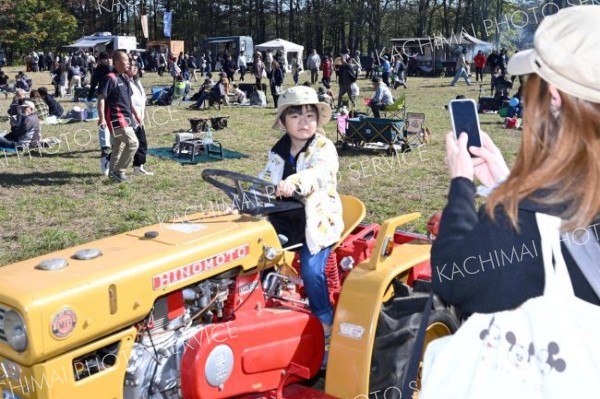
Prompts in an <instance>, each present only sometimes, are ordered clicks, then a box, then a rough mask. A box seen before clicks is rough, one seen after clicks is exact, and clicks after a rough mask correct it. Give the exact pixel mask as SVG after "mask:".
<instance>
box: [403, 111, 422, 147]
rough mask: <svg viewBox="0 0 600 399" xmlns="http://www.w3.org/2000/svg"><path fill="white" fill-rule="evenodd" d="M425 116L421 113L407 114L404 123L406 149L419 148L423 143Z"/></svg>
mask: <svg viewBox="0 0 600 399" xmlns="http://www.w3.org/2000/svg"><path fill="white" fill-rule="evenodd" d="M424 123H425V114H424V113H421V112H407V113H406V121H405V123H404V142H405V143H406V146H407V149H410V148H412V147H419V146H421V145H423V144H424V143H425V140H424V139H425V128H423V124H424Z"/></svg>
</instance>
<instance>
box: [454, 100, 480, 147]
mask: <svg viewBox="0 0 600 399" xmlns="http://www.w3.org/2000/svg"><path fill="white" fill-rule="evenodd" d="M449 108H450V115H451V118H452V128H453V130H454V134H455V135H456V138H457V139H458V136H459V135H460V134H461V133H462V132H465V133H467V135H468V136H469V142H468V144H467V148H468V147H471V146H474V147H481V138H480V136H479V117H478V115H477V106H476V104H475V101H473V100H452V101H450V106H449Z"/></svg>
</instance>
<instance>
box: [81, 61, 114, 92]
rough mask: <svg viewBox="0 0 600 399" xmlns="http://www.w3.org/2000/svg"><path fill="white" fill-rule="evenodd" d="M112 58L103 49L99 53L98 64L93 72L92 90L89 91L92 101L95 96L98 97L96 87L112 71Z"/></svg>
mask: <svg viewBox="0 0 600 399" xmlns="http://www.w3.org/2000/svg"><path fill="white" fill-rule="evenodd" d="M112 70H113V67H112V59H111V58H110V57H109V56H108V54H107V53H106V52H104V51H102V52H101V53H100V54H98V64H97V66H96V68H95V69H94V72H93V73H92V80H91V82H90V91H88V96H87V100H88V101H92V99H93V98H95V97H96V94H97V93H96V89H98V85H99V84H100V82H101V81H102V79H104V77H105V76H106V75H108V73H109V72H112Z"/></svg>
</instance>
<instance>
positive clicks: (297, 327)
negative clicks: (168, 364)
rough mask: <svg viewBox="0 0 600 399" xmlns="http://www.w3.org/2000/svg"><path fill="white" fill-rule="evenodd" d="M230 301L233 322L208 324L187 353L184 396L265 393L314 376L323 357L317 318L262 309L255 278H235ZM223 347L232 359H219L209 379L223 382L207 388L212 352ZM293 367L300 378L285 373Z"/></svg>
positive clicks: (209, 398) (215, 398) (203, 398)
mask: <svg viewBox="0 0 600 399" xmlns="http://www.w3.org/2000/svg"><path fill="white" fill-rule="evenodd" d="M253 280H254V281H253ZM233 298H234V299H233V301H232V305H233V306H234V307H239V309H236V310H235V312H234V314H235V319H233V320H231V321H228V322H227V323H218V324H211V325H208V326H207V327H206V328H205V329H203V330H202V331H200V332H199V333H198V334H196V336H195V337H194V338H192V339H191V340H190V342H189V344H188V345H187V347H186V349H185V352H184V354H183V359H182V365H181V386H182V391H183V397H184V398H193V399H220V398H231V397H236V396H239V395H242V394H247V393H249V392H256V393H259V392H267V391H271V390H275V389H277V388H278V387H279V386H280V385H281V384H282V381H285V385H287V384H291V383H293V382H297V381H299V380H303V379H306V378H310V377H313V376H315V375H316V374H317V372H318V371H319V369H320V367H321V362H322V360H323V355H324V345H323V342H324V336H323V327H322V326H321V322H320V321H319V319H318V318H316V317H315V316H313V315H311V314H309V313H305V312H298V311H294V310H290V309H286V308H265V307H264V300H263V290H262V287H261V285H260V283H259V282H258V281H257V280H256V275H254V276H247V277H240V278H238V279H237V282H236V287H235V294H234V295H233ZM225 324H226V328H224V326H225ZM223 346H226V347H227V348H225V349H224V348H223ZM223 349H224V350H225V352H226V353H227V354H230V355H231V358H230V359H229V360H227V359H226V357H227V356H225V357H224V358H223V359H221V358H218V356H219V355H217V360H216V364H217V366H216V370H215V369H214V368H213V371H212V373H213V374H212V375H213V376H214V375H218V377H219V378H218V379H220V381H222V383H219V384H215V383H214V382H213V383H212V385H211V383H209V381H208V379H207V373H208V374H210V373H211V372H209V371H207V370H208V369H209V367H208V366H207V363H208V359H211V358H212V359H215V353H217V352H213V351H215V350H217V351H219V350H221V351H222V350H223ZM294 369H302V371H303V373H302V374H303V376H302V377H298V376H294V375H288V374H290V370H294ZM292 374H293V372H292ZM215 385H216V386H215Z"/></svg>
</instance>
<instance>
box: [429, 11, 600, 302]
mask: <svg viewBox="0 0 600 399" xmlns="http://www.w3.org/2000/svg"><path fill="white" fill-rule="evenodd" d="M598 21H600V7H599V6H576V7H569V8H565V9H563V10H561V11H560V12H558V13H557V14H555V15H552V16H548V17H546V18H545V19H544V20H543V21H542V23H541V24H540V26H539V27H538V30H537V31H536V34H535V39H534V48H533V49H531V50H526V51H520V52H519V53H518V54H516V55H514V56H513V58H511V60H510V62H509V64H508V71H509V73H510V74H513V75H528V76H527V80H526V83H525V89H524V92H523V95H524V97H523V102H524V129H523V135H522V142H521V148H520V149H519V151H518V154H517V159H516V161H515V164H514V166H513V168H512V170H510V171H509V169H508V167H507V166H506V163H505V162H504V159H503V157H502V154H501V153H500V151H499V150H498V148H497V147H496V146H495V145H494V143H493V142H492V140H491V139H490V137H489V136H488V135H487V134H485V133H483V132H482V133H481V142H482V147H481V148H476V147H471V148H469V149H467V136H466V134H464V133H463V134H461V135H460V137H459V138H458V140H456V139H455V138H454V135H453V134H452V133H450V134H448V135H447V136H446V146H447V160H448V166H449V170H450V174H451V177H452V182H451V185H450V192H449V195H448V204H447V205H446V207H445V209H444V212H443V215H442V219H441V224H440V231H439V237H438V239H437V240H436V241H435V242H434V244H433V248H432V253H431V264H432V272H433V284H434V291H435V292H436V293H438V294H439V295H440V296H441V297H442V298H443V299H444V300H446V301H447V302H448V303H450V304H452V305H455V306H457V307H458V308H460V309H461V310H462V311H463V312H465V313H467V314H470V313H474V312H478V313H490V312H497V311H502V310H508V309H513V308H515V307H517V306H519V305H521V304H522V303H524V302H525V301H526V300H528V299H530V298H534V297H538V296H540V295H542V294H543V292H544V282H545V279H544V263H543V257H542V253H541V242H540V232H539V229H538V225H537V223H536V212H537V213H544V214H549V215H552V216H557V217H560V219H562V226H561V231H562V232H573V231H575V230H577V231H580V232H581V231H584V230H581V229H585V228H587V227H592V228H593V227H600V226H596V221H597V220H598V219H599V214H600V84H599V82H598V71H599V69H598V65H600V52H599V51H598V46H599V45H600V39H599V38H600V24H598ZM469 151H470V152H471V154H473V157H471V154H469ZM474 178H477V179H478V180H479V181H480V182H481V183H482V184H483V185H484V186H487V187H488V188H490V189H493V191H492V192H491V195H490V196H489V198H488V199H487V203H486V204H485V205H484V206H482V207H481V208H480V210H479V212H477V211H476V209H475V205H474V198H475V194H476V187H475V184H474V183H473V179H474ZM596 230H598V231H599V232H600V229H595V228H594V229H593V230H592V232H593V231H596ZM587 237H588V239H589V240H592V241H593V242H592V245H597V241H598V234H595V235H594V234H588V235H587ZM583 238H584V237H580V239H578V241H577V242H575V243H574V242H573V237H572V236H571V239H570V240H567V239H562V242H561V244H562V245H561V250H562V251H561V252H562V254H563V257H564V259H565V262H566V265H567V269H568V272H569V276H570V279H571V282H572V286H573V289H574V293H575V295H576V296H577V297H579V298H580V299H583V300H584V301H587V302H590V303H593V304H595V305H600V299H599V297H598V295H597V294H596V293H595V291H594V289H593V288H592V286H591V285H590V283H589V282H588V279H586V277H584V274H583V273H582V271H581V270H580V268H579V266H578V265H577V263H576V262H575V261H574V259H573V257H572V256H571V253H570V250H571V249H569V247H572V246H574V245H576V244H581V242H582V241H583ZM595 260H596V261H597V263H598V266H599V267H600V259H595Z"/></svg>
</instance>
